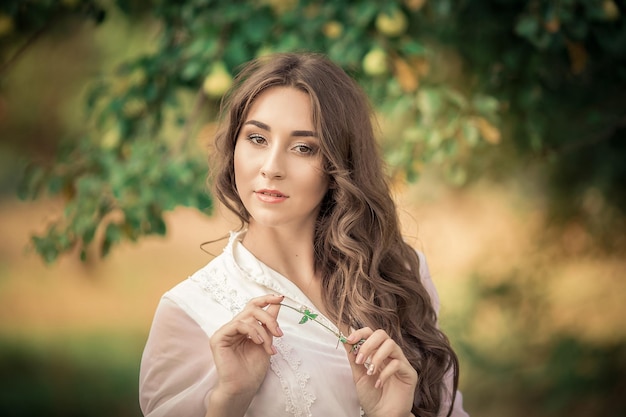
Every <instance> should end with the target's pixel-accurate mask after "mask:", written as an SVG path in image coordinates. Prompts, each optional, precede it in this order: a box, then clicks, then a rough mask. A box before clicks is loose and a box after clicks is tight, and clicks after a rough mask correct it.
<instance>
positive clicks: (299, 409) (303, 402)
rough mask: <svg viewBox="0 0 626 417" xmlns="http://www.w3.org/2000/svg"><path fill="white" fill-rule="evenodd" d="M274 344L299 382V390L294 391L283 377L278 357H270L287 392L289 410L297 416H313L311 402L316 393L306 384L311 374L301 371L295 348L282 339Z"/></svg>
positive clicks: (271, 363)
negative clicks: (307, 387) (310, 390)
mask: <svg viewBox="0 0 626 417" xmlns="http://www.w3.org/2000/svg"><path fill="white" fill-rule="evenodd" d="M274 345H275V346H276V350H277V351H278V353H279V354H280V356H281V357H282V360H283V361H284V362H286V364H287V365H288V366H289V368H291V370H292V371H293V373H294V375H295V376H296V380H297V382H298V386H299V388H300V389H299V390H296V392H294V391H293V390H292V389H291V388H290V386H289V384H288V383H287V381H286V379H285V378H284V377H283V375H282V372H281V369H280V365H279V364H278V359H276V358H275V357H274V356H272V357H271V358H270V366H271V367H272V370H273V371H274V373H275V374H276V375H277V376H278V379H279V380H280V384H281V385H282V387H283V391H284V392H285V398H286V399H287V406H286V410H287V412H289V413H291V414H293V415H294V416H296V417H312V414H311V404H313V402H314V401H315V395H313V394H311V393H310V392H308V391H307V390H306V384H307V382H308V380H309V378H310V376H309V375H308V374H307V373H306V372H300V360H299V359H298V358H296V357H294V355H293V349H292V348H291V346H289V345H288V344H287V343H284V341H283V340H282V339H275V340H274Z"/></svg>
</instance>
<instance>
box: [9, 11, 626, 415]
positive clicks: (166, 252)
mask: <svg viewBox="0 0 626 417" xmlns="http://www.w3.org/2000/svg"><path fill="white" fill-rule="evenodd" d="M625 13H626V4H625V3H624V2H623V1H621V0H560V1H554V0H528V1H516V0H475V1H471V2H469V1H452V0H437V1H435V0H404V1H400V0H398V1H388V2H378V1H374V0H361V1H325V2H323V1H315V0H301V1H298V0H260V1H254V2H253V1H243V0H240V1H225V0H188V1H185V2H179V1H174V0H145V1H140V0H130V1H117V2H115V1H112V0H111V1H107V0H101V1H97V0H58V1H57V0H22V1H16V0H13V1H12V0H7V1H3V2H2V3H1V4H0V233H1V235H2V239H1V240H0V414H1V415H3V416H35V415H48V416H61V415H62V416H100V415H101V416H112V415H114V416H140V415H141V413H140V410H139V406H138V401H137V385H138V372H139V361H140V358H141V353H142V349H143V345H144V343H145V340H146V337H147V334H148V331H149V327H150V323H151V320H152V315H153V313H154V309H155V308H156V305H157V303H158V301H159V298H160V296H161V295H162V293H163V292H165V291H166V290H167V289H169V288H170V287H172V286H173V285H175V284H176V283H178V282H179V281H181V280H183V279H185V278H186V277H187V276H188V275H190V274H191V273H193V272H194V271H195V270H197V269H198V268H200V267H201V266H203V265H204V264H205V263H207V262H208V261H210V260H211V259H212V257H213V255H212V254H216V253H219V251H220V250H221V246H222V245H223V243H224V242H223V241H218V242H214V243H211V244H209V245H205V246H204V251H203V250H202V249H201V248H200V245H201V244H202V243H203V242H206V241H210V240H214V239H218V238H220V237H222V236H223V235H224V234H225V233H226V232H227V231H228V230H229V229H230V228H232V227H234V226H235V225H236V223H234V222H233V221H232V219H229V217H228V215H227V214H226V213H225V211H224V210H223V209H222V208H220V207H219V206H218V205H217V204H216V203H215V202H214V201H213V198H212V197H211V195H210V192H209V191H208V187H207V186H206V177H207V172H208V170H209V164H207V155H208V153H209V151H210V144H211V140H212V132H213V131H214V129H215V121H216V118H217V116H218V110H219V100H220V98H221V97H222V95H223V94H224V93H225V92H226V90H227V89H228V87H230V85H231V84H232V81H233V80H232V77H233V75H234V74H236V72H237V68H239V66H240V65H241V64H242V63H244V62H246V61H248V60H249V59H252V58H254V57H256V56H261V55H264V54H267V53H270V52H275V51H299V50H312V51H319V52H324V53H326V54H328V55H329V56H330V57H331V58H332V59H333V60H334V61H335V62H337V63H338V64H339V65H341V66H342V67H343V68H344V69H345V70H346V71H347V72H348V73H350V74H351V75H352V76H353V77H355V78H356V79H357V80H358V81H359V83H360V84H361V85H362V86H363V88H364V89H365V90H366V91H367V93H368V94H369V95H370V97H371V99H372V103H373V105H374V107H375V109H376V112H377V116H378V121H379V124H380V143H381V148H382V150H383V152H384V155H385V158H386V160H387V163H388V166H389V174H390V176H391V177H392V179H393V186H394V192H395V193H396V198H397V201H398V206H399V208H400V212H401V219H402V224H403V227H404V232H405V234H406V236H407V239H408V240H409V241H410V242H411V244H413V245H414V246H415V247H416V248H418V249H420V250H422V251H424V252H425V254H426V256H427V259H428V262H429V266H430V269H431V272H432V275H433V279H434V281H435V284H436V285H437V287H438V289H439V292H440V296H441V301H442V310H441V326H442V327H443V329H444V330H445V331H446V332H447V334H448V335H449V337H450V339H451V341H452V343H453V345H454V347H455V349H456V350H457V353H458V355H459V357H460V362H461V381H460V384H461V389H462V391H463V393H464V398H465V408H466V410H467V411H468V412H469V413H470V414H471V415H473V416H487V417H490V416H503V415H505V416H529V415H530V416H568V417H575V416H595V415H602V416H624V415H626V400H625V399H624V395H623V394H624V392H626V325H625V324H624V318H625V317H626V307H625V303H624V296H625V295H626V256H625V255H626V233H625V232H626V217H625V210H626V189H625V187H626V140H625V139H626V19H625V18H624V14H625Z"/></svg>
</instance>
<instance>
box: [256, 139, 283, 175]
mask: <svg viewBox="0 0 626 417" xmlns="http://www.w3.org/2000/svg"><path fill="white" fill-rule="evenodd" d="M277 148H278V147H274V148H272V149H269V150H268V152H267V153H266V154H265V159H264V160H263V164H262V165H261V175H262V176H263V177H265V178H274V179H281V178H284V176H285V168H284V160H283V155H281V153H280V150H279V149H277Z"/></svg>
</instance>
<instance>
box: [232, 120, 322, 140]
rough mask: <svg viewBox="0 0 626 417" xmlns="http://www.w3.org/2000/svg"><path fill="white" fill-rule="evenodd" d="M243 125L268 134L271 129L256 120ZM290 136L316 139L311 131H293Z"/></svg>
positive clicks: (315, 134) (315, 135)
mask: <svg viewBox="0 0 626 417" xmlns="http://www.w3.org/2000/svg"><path fill="white" fill-rule="evenodd" d="M244 125H253V126H256V127H258V128H259V129H263V130H267V131H268V132H271V131H272V128H271V127H269V125H267V124H265V123H263V122H259V121H258V120H248V121H246V122H245V123H244ZM291 136H301V137H318V136H317V133H315V132H313V131H311V130H294V131H293V132H291Z"/></svg>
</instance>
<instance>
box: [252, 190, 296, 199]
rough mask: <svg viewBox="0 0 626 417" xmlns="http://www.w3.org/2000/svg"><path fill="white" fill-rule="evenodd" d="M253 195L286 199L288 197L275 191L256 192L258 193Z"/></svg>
mask: <svg viewBox="0 0 626 417" xmlns="http://www.w3.org/2000/svg"><path fill="white" fill-rule="evenodd" d="M255 193H257V194H261V195H266V196H268V197H277V198H288V196H286V195H285V194H283V193H281V192H280V191H277V190H258V191H255Z"/></svg>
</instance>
